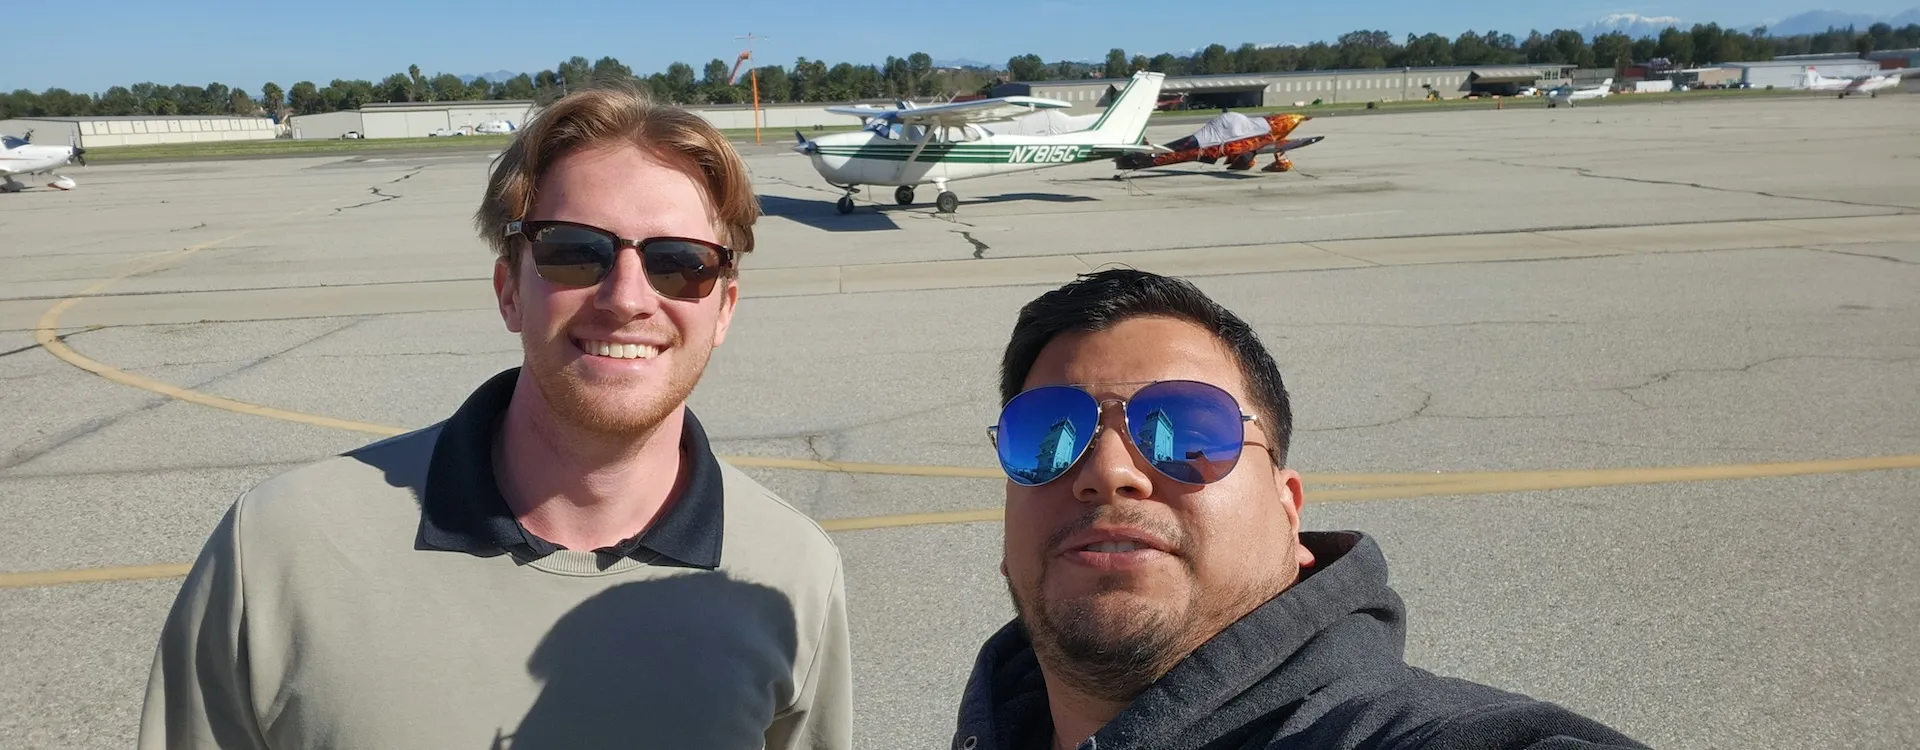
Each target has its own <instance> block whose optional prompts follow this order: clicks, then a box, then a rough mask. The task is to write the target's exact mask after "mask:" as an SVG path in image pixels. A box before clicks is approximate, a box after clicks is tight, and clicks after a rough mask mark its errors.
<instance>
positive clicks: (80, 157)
mask: <svg viewBox="0 0 1920 750" xmlns="http://www.w3.org/2000/svg"><path fill="white" fill-rule="evenodd" d="M68 145H70V146H72V147H73V155H72V156H69V157H67V161H69V162H73V163H76V164H79V165H80V166H83V167H84V166H86V165H87V150H86V149H84V148H81V147H80V140H79V139H77V138H70V139H68Z"/></svg>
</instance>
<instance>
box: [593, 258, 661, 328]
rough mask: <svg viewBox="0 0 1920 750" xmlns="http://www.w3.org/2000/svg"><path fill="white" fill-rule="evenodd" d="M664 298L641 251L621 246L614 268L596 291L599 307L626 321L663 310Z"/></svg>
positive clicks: (595, 301) (596, 303) (595, 300)
mask: <svg viewBox="0 0 1920 750" xmlns="http://www.w3.org/2000/svg"><path fill="white" fill-rule="evenodd" d="M660 301H661V297H660V294H659V292H656V291H654V289H653V284H651V283H649V282H648V281H647V274H646V268H645V264H644V263H642V262H641V260H640V252H639V251H638V250H635V249H633V248H621V249H620V254H619V255H617V256H614V260H613V268H612V269H611V270H609V271H608V272H607V277H606V278H604V279H601V280H600V288H599V289H598V290H597V292H596V293H595V294H594V303H595V305H596V306H597V307H599V308H600V309H602V310H606V311H607V312H610V313H613V314H615V315H618V316H619V317H620V318H621V319H623V320H627V319H632V318H640V317H645V316H648V315H652V314H654V313H656V312H659V311H660Z"/></svg>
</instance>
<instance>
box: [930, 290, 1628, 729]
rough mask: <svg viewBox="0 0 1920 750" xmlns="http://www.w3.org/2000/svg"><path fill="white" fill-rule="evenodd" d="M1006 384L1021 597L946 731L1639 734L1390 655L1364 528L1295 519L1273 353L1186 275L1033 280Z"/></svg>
mask: <svg viewBox="0 0 1920 750" xmlns="http://www.w3.org/2000/svg"><path fill="white" fill-rule="evenodd" d="M1001 396H1002V400H1003V401H1004V403H1005V407H1004V409H1003V410H1002V412H1001V416H1000V419H999V422H998V424H996V425H995V426H994V427H993V428H992V430H991V433H990V434H991V437H992V439H993V443H994V447H995V450H996V452H997V453H998V455H999V458H1000V462H1001V467H1002V469H1003V470H1004V471H1005V472H1006V474H1007V478H1008V484H1007V507H1006V526H1005V549H1004V552H1003V557H1002V560H1001V565H1000V568H1001V573H1002V574H1003V575H1005V576H1006V577H1007V584H1008V590H1009V592H1010V593H1011V595H1012V598H1013V604H1014V608H1015V610H1016V611H1017V613H1018V616H1017V618H1016V619H1015V620H1014V621H1013V622H1011V623H1009V624H1007V625H1006V626H1005V627H1004V628H1002V629H1001V630H1000V631H999V632H998V633H996V634H994V635H993V636H992V638H990V639H989V640H988V641H987V643H986V644H985V645H984V646H983V647H982V648H981V650H980V653H979V657H978V659H977V660H976V662H975V664H974V668H973V675H972V677H971V678H970V679H969V681H968V685H967V688H966V692H965V695H964V698H963V700H962V704H961V707H960V711H959V724H958V728H957V731H956V732H955V735H954V738H953V747H955V748H958V749H960V750H1067V749H1068V748H1080V749H1081V750H1123V749H1129V750H1130V749H1132V748H1142V749H1147V748H1151V749H1152V750H1183V749H1189V748H1191V749H1198V748H1209V749H1210V750H1228V749H1232V750H1255V749H1269V750H1277V749H1278V748H1295V747H1302V748H1307V747H1311V748H1322V747H1326V748H1385V747H1393V748H1416V747H1417V748H1463V749H1464V748H1533V749H1535V750H1545V749H1547V748H1554V749H1556V750H1574V749H1575V748H1587V749H1592V748H1639V747H1643V746H1642V745H1640V744H1639V743H1637V742H1635V741H1634V740H1632V739H1631V738H1629V737H1627V736H1625V735H1623V734H1621V733H1619V732H1617V731H1614V730H1612V729H1609V728H1607V727H1606V726H1603V725H1601V724H1599V723H1597V722H1594V721H1592V720H1590V719H1587V718H1585V717H1582V716H1580V715H1578V714H1575V713H1573V712H1571V711H1569V710H1567V709H1565V708H1562V707H1560V706H1557V705H1554V704H1552V703H1547V702H1543V701H1538V700H1534V699H1532V698H1528V697H1526V696H1523V695H1517V694H1514V693H1510V692H1505V691H1502V690H1497V689H1495V688H1492V687H1487V686H1484V685H1478V684H1475V683H1471V682H1467V681H1464V680H1459V679H1454V678H1448V677H1441V676H1437V675H1435V674H1432V673H1430V672H1427V671H1425V670H1422V669H1419V668H1416V667H1412V666H1409V665H1407V664H1406V663H1405V662H1404V661H1403V656H1402V655H1403V652H1404V648H1403V647H1404V638H1405V634H1404V631H1403V627H1404V616H1405V611H1404V607H1403V605H1402V602H1401V600H1400V597H1399V596H1398V595H1397V594H1395V593H1394V591H1393V590H1392V589H1391V588H1388V586H1387V569H1386V560H1385V558H1384V557H1383V556H1382V555H1381V552H1380V550H1379V548H1378V547H1377V546H1376V544H1375V542H1374V540H1373V539H1371V538H1370V537H1368V536H1367V535H1365V534H1363V533H1360V532H1353V531H1345V532H1303V531H1301V530H1300V509H1301V502H1302V495H1301V484H1300V475H1299V474H1298V473H1297V472H1295V471H1294V470H1292V469H1289V468H1286V455H1287V445H1288V440H1289V439H1290V437H1291V432H1292V419H1293V417H1292V411H1291V409H1290V407H1289V406H1288V403H1287V391H1286V387H1285V385H1284V384H1283V382H1282V380H1281V377H1280V370H1279V367H1278V366H1277V365H1275V364H1274V361H1273V359H1272V357H1270V356H1269V355H1268V354H1267V351H1266V349H1265V347H1263V346H1262V345H1261V343H1260V340H1259V337H1258V336H1257V335H1256V334H1255V333H1254V331H1253V329H1252V328H1251V327H1250V326H1248V325H1247V324H1246V323H1245V322H1243V321H1241V320H1240V318H1238V317H1237V316H1235V315H1234V314H1233V313H1232V312H1230V311H1228V310H1226V309H1225V308H1223V307H1221V306H1220V305H1218V304H1217V303H1215V302H1214V301H1213V300H1211V299H1209V298H1208V297H1207V296H1206V295H1205V294H1203V293H1202V292H1200V291H1199V290H1198V289H1197V288H1195V287H1194V286H1193V285H1191V284H1189V283H1187V282H1184V281H1181V280H1177V279H1172V278H1167V277H1164V276H1158V275H1154V274H1150V273H1144V272H1140V271H1131V270H1113V271H1103V272H1100V273H1095V274H1091V275H1088V276H1085V277H1083V278H1081V279H1080V280H1078V281H1075V282H1073V283H1070V284H1068V285H1066V286H1065V287H1062V288H1060V289H1058V290H1055V291H1052V292H1049V293H1047V294H1045V295H1042V296H1041V297H1040V298H1039V299H1036V300H1034V301H1033V302H1031V303H1029V304H1028V305H1027V306H1026V308H1024V309H1023V310H1021V312H1020V316H1019V320H1018V322H1017V323H1016V324H1015V327H1014V333H1013V338H1012V341H1011V342H1010V343H1009V344H1008V346H1007V351H1006V355H1005V359H1004V363H1003V365H1002V374H1001ZM1248 424H1252V425H1253V428H1252V429H1249V428H1248V427H1247V425H1248ZM1102 437H1104V438H1106V439H1100V438H1102ZM1247 445H1252V446H1256V447H1258V448H1259V449H1260V450H1259V451H1254V452H1247V453H1245V454H1243V452H1242V448H1243V446H1247ZM1263 458H1264V459H1265V460H1261V459H1263Z"/></svg>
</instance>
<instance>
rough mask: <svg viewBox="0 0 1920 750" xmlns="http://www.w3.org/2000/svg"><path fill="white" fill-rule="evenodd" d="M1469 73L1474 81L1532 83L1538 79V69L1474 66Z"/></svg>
mask: <svg viewBox="0 0 1920 750" xmlns="http://www.w3.org/2000/svg"><path fill="white" fill-rule="evenodd" d="M1469 75H1470V77H1471V78H1472V79H1473V80H1474V82H1476V83H1533V82H1534V81H1538V80H1540V69H1539V68H1476V69H1474V71H1473V73H1471V74H1469Z"/></svg>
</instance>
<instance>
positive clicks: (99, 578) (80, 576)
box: [0, 563, 193, 589]
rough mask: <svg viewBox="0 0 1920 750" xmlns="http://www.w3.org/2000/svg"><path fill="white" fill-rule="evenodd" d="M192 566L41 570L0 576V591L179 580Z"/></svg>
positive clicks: (125, 566)
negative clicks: (66, 585)
mask: <svg viewBox="0 0 1920 750" xmlns="http://www.w3.org/2000/svg"><path fill="white" fill-rule="evenodd" d="M192 567H193V564H192V563H167V564H164V565H124V566H118V567H111V568H79V569H75V570H42V571H33V572H28V573H0V589H24V588H32V587H35V586H60V585H64V584H69V583H110V582H116V581H143V580H150V579H155V578H179V577H181V576H184V575H186V574H187V571H188V570H189V569H191V568H192Z"/></svg>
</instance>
